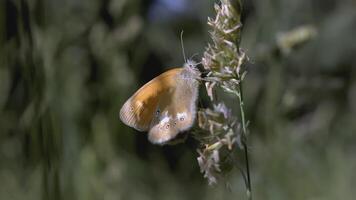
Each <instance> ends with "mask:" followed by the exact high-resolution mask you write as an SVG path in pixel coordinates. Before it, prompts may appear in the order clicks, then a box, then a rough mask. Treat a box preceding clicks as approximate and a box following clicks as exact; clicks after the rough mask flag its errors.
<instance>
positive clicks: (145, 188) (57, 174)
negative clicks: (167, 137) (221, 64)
mask: <svg viewBox="0 0 356 200" xmlns="http://www.w3.org/2000/svg"><path fill="white" fill-rule="evenodd" d="M213 3H214V2H213V1H203V0H199V1H194V2H191V1H188V0H179V1H178V0H177V1H173V0H155V1H153V0H152V1H139V0H130V1H128V0H104V1H99V0H89V1H78V0H65V1H54V0H47V1H43V0H33V1H26V0H4V1H2V2H1V4H0V10H1V11H0V51H1V52H0V185H1V187H0V199H15V200H16V199H233V198H234V199H236V198H238V197H244V192H245V188H244V183H243V179H242V177H241V175H240V174H239V171H238V170H234V171H233V172H231V173H230V174H228V175H226V184H225V183H221V184H220V185H218V186H216V187H208V186H207V183H206V182H205V180H204V179H203V177H202V176H201V174H200V172H199V166H198V163H197V161H196V157H197V156H198V153H197V152H196V151H195V149H196V142H195V141H194V139H192V138H191V137H190V138H188V140H187V142H186V143H183V144H179V145H176V146H165V147H157V146H154V145H151V144H149V143H148V141H147V139H146V134H144V133H136V132H135V131H133V130H132V129H130V128H128V127H126V126H124V125H123V124H122V123H121V122H120V121H119V119H118V111H119V109H120V107H121V105H122V104H123V102H124V101H125V100H126V99H127V97H129V95H130V94H132V93H133V92H134V91H135V89H137V88H138V87H139V86H140V85H142V84H143V83H145V82H147V81H148V80H150V79H151V78H153V77H154V76H156V75H157V74H159V73H160V72H162V71H163V70H164V69H166V67H167V68H168V66H180V65H181V63H182V62H183V58H182V56H181V49H180V45H179V42H180V41H179V34H180V32H181V30H184V32H185V35H184V43H185V49H186V50H187V54H188V55H193V54H194V53H197V52H200V54H201V53H202V52H203V50H204V47H205V46H206V44H207V42H208V41H209V39H208V32H207V25H206V20H207V16H212V12H213ZM355 9H356V2H355V1H354V0H327V1H326V0H314V1H309V0H299V1H293V0H267V1H244V9H243V16H242V23H243V31H242V41H241V45H242V47H243V49H245V51H246V54H247V55H248V56H249V58H250V64H249V66H248V71H249V72H248V75H247V76H246V79H245V84H244V87H245V90H244V91H245V96H246V98H245V104H246V108H247V112H246V116H247V119H249V120H250V122H251V123H250V125H249V129H250V135H251V136H252V138H251V139H250V141H251V142H250V144H249V146H250V154H251V156H252V192H253V196H254V198H256V199H353V198H354V196H355V195H356V194H355V191H354V189H353V188H354V186H355V185H356V182H355V180H356V177H355V176H356V174H355V173H354V172H355V171H356V157H355V156H354V154H355V151H356V146H355V139H356V135H355V133H356V124H355V119H356V76H355V75H356V71H355V70H356V66H355V65H356V60H355V55H356V41H355V39H354V38H355V37H354V36H355V35H356V12H355ZM305 25H308V26H312V27H313V28H315V30H316V31H317V35H316V36H315V37H314V38H313V39H312V40H310V41H307V42H305V43H304V44H303V45H300V46H298V47H297V48H293V50H292V51H291V52H289V53H288V54H286V53H283V52H282V51H281V49H279V48H280V46H279V45H278V44H277V43H278V36H280V34H281V33H288V32H289V31H291V30H296V28H298V27H301V26H305ZM200 56H201V55H200ZM163 66H165V67H163ZM202 96H203V97H204V94H202ZM205 96H206V94H205ZM234 103H236V102H235V99H234V98H231V104H232V105H233V104H234ZM202 104H204V99H203V100H202ZM235 107H236V110H237V109H238V106H237V105H236V106H235ZM236 110H235V111H236ZM236 156H237V157H239V156H241V157H242V155H236ZM241 160H243V159H241ZM241 165H242V166H243V163H241Z"/></svg>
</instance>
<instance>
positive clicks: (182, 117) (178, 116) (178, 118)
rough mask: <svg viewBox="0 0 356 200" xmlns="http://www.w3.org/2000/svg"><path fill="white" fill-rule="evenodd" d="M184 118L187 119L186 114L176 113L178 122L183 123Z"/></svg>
mask: <svg viewBox="0 0 356 200" xmlns="http://www.w3.org/2000/svg"><path fill="white" fill-rule="evenodd" d="M186 118H187V113H186V112H181V113H177V117H176V119H177V120H178V121H184V120H185V119H186Z"/></svg>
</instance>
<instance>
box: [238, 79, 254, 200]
mask: <svg viewBox="0 0 356 200" xmlns="http://www.w3.org/2000/svg"><path fill="white" fill-rule="evenodd" d="M239 77H240V76H239ZM237 96H238V98H239V104H240V114H241V123H242V138H241V142H242V145H243V147H244V152H245V160H246V173H247V184H246V185H247V198H248V199H249V200H252V193H251V178H250V165H249V162H248V151H247V129H246V120H245V112H244V101H243V92H242V81H241V80H240V84H239V91H238V94H237Z"/></svg>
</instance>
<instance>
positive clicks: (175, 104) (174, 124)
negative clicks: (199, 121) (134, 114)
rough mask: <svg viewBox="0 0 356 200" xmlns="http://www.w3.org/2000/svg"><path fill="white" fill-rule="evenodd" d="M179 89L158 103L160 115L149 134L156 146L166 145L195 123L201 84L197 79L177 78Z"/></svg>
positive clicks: (154, 121)
mask: <svg viewBox="0 0 356 200" xmlns="http://www.w3.org/2000/svg"><path fill="white" fill-rule="evenodd" d="M176 85H177V86H176V87H177V89H176V90H174V91H173V93H172V94H170V95H169V96H166V97H164V98H162V99H161V101H160V102H159V103H158V110H161V111H163V112H161V113H159V114H158V115H157V116H156V117H155V120H153V123H152V126H151V128H150V131H149V133H148V138H149V140H150V141H151V142H152V143H154V144H164V143H166V142H168V141H170V140H171V139H173V138H175V137H176V136H177V134H178V133H179V132H182V131H186V130H188V129H189V128H190V127H191V126H192V125H193V123H194V120H195V115H196V100H197V98H198V87H199V83H198V81H197V80H195V79H185V78H182V77H181V76H180V75H178V77H177V82H176Z"/></svg>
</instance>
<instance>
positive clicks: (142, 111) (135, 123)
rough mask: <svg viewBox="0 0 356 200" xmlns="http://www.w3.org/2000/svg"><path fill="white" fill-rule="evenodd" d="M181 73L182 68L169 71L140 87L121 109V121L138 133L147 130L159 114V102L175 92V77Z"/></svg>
mask: <svg viewBox="0 0 356 200" xmlns="http://www.w3.org/2000/svg"><path fill="white" fill-rule="evenodd" d="M181 71H182V68H175V69H171V70H169V71H167V72H165V73H163V74H161V75H159V76H157V77H156V78H154V79H152V80H151V81H150V82H148V83H146V84H145V85H144V86H142V87H141V88H140V89H139V90H138V91H137V92H136V93H135V94H134V95H133V96H132V97H131V98H129V99H128V100H127V101H126V102H125V104H124V105H123V107H122V108H121V110H120V119H121V121H122V122H124V123H125V124H126V125H128V126H130V127H133V128H135V129H136V130H139V131H147V130H149V129H150V127H151V124H152V120H153V118H154V116H156V113H157V111H158V112H159V110H158V107H159V106H158V105H159V102H162V101H163V100H164V97H169V96H171V94H170V93H172V92H174V91H175V88H176V86H177V84H176V77H175V76H177V74H179V72H181ZM163 102H164V101H163Z"/></svg>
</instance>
